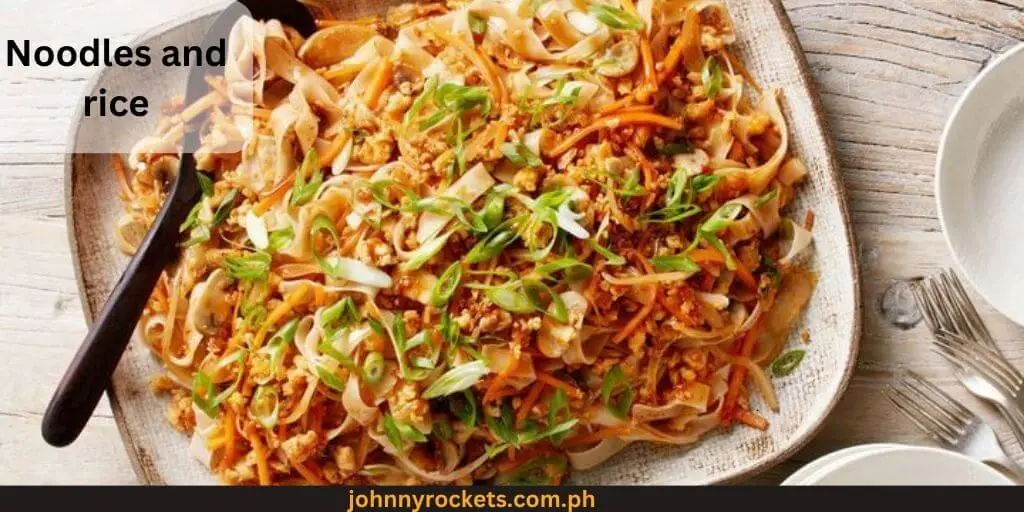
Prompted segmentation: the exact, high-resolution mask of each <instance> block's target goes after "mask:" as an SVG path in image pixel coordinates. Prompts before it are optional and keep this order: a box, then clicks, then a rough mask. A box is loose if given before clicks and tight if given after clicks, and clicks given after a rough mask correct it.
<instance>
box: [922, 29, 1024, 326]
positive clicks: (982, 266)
mask: <svg viewBox="0 0 1024 512" xmlns="http://www.w3.org/2000/svg"><path fill="white" fill-rule="evenodd" d="M1021 76H1024V44H1021V45H1018V46H1016V47H1014V48H1013V49H1012V50H1010V51H1008V52H1006V53H1005V54H1003V55H1002V56H1000V57H999V58H997V59H996V60H995V61H993V62H992V64H990V65H989V66H988V67H987V68H986V69H985V70H984V71H983V72H982V73H981V74H980V75H979V76H978V78H976V79H975V80H974V82H973V83H972V84H971V85H970V86H969V87H968V89H967V92H966V93H964V95H963V97H961V98H960V101H959V102H958V103H957V105H956V107H955V108H954V110H953V115H952V117H950V119H949V123H948V124H947V125H946V129H945V132H944V133H943V135H942V142H941V144H940V145H939V155H938V160H937V162H936V171H935V173H936V176H935V197H936V199H937V201H938V211H939V220H940V222H941V223H942V230H943V232H944V233H945V235H946V241H947V242H948V243H949V248H950V251H952V253H953V257H954V259H955V260H956V262H957V264H958V265H959V267H960V269H961V270H962V271H963V274H965V275H966V276H967V279H968V280H969V281H970V282H971V284H973V285H974V287H975V288H976V289H977V290H978V291H979V292H980V293H981V295H982V296H983V297H984V298H985V300H986V301H988V303H989V304H991V305H992V306H993V307H994V308H996V309H997V310H999V312H1001V313H1002V314H1004V315H1006V316H1007V317H1009V318H1010V319H1011V320H1013V321H1014V322H1016V323H1018V324H1021V325H1024V300H1020V299H1021V297H1022V296H1024V292H1022V291H1021V290H1024V268H1022V267H1021V266H1020V265H1019V264H1018V261H1019V258H1020V254H1021V253H1022V252H1024V237H1022V236H1020V219H1021V218H1022V217H1024V144H1022V143H1021V142H1022V141H1024V88H1021V87H1020V77H1021Z"/></svg>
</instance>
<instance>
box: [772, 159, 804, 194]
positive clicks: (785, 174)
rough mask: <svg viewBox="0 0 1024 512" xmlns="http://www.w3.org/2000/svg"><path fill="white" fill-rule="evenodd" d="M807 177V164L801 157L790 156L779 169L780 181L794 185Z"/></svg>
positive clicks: (790, 185)
mask: <svg viewBox="0 0 1024 512" xmlns="http://www.w3.org/2000/svg"><path fill="white" fill-rule="evenodd" d="M805 177H807V166H806V165H804V162H803V160H800V159H799V158H790V159H789V160H786V163H784V164H782V168H780V169H779V176H778V179H779V183H782V184H783V185H786V186H789V187H792V186H793V185H796V184H797V183H800V182H801V181H803V180H804V178H805Z"/></svg>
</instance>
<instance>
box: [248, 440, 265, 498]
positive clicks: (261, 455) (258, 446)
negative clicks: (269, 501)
mask: <svg viewBox="0 0 1024 512" xmlns="http://www.w3.org/2000/svg"><path fill="white" fill-rule="evenodd" d="M248 437H249V444H251V445H252V452H253V454H255V455H256V474H257V475H259V481H260V485H263V486H267V485H270V484H271V481H270V464H269V463H268V462H267V450H266V448H264V447H263V441H261V440H260V436H259V434H258V433H256V432H250V433H249V436H248Z"/></svg>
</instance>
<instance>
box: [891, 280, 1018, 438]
mask: <svg viewBox="0 0 1024 512" xmlns="http://www.w3.org/2000/svg"><path fill="white" fill-rule="evenodd" d="M911 290H912V292H913V294H914V298H915V299H916V300H917V303H918V305H919V306H920V307H921V310H922V313H923V316H924V319H925V322H926V323H927V324H928V326H929V327H930V328H931V330H932V333H933V334H934V336H935V338H936V345H935V347H934V349H935V351H936V352H938V353H939V355H942V356H943V357H944V358H945V359H947V360H948V361H950V362H951V363H953V367H954V372H955V374H956V377H957V379H958V380H959V381H960V383H961V384H963V385H964V387H965V388H967V390H968V391H970V392H971V394H973V395H975V396H977V397H978V398H981V399H983V400H985V401H987V402H989V403H991V404H993V405H994V406H995V407H996V409H998V410H999V412H1000V414H1002V416H1003V417H1004V418H1006V420H1007V422H1008V423H1009V424H1010V427H1011V428H1012V429H1013V433H1014V436H1015V437H1016V438H1017V441H1018V442H1020V443H1021V445H1022V446H1024V406H1022V405H1024V403H1022V399H1021V398H1019V397H1021V396H1022V394H1021V393H1020V387H1021V384H1024V378H1020V373H1019V372H1017V371H1016V369H1014V368H1013V366H1011V365H1010V364H1009V363H1008V362H1006V358H1005V357H1004V356H1003V355H1002V353H1001V352H999V348H998V347H997V346H996V344H995V341H994V340H993V339H992V335H991V334H990V333H989V331H988V328H986V327H985V323H984V322H983V321H982V320H981V315H979V314H978V310H977V309H976V308H975V307H974V304H973V303H972V302H971V300H970V297H969V296H968V295H967V291H966V290H965V289H964V286H963V284H962V283H961V282H960V279H959V278H958V277H957V275H956V274H955V273H953V272H952V271H951V270H949V269H946V270H943V271H941V272H939V273H938V274H936V275H934V276H931V277H926V278H923V279H921V280H920V281H918V282H916V283H914V285H913V286H912V287H911ZM970 347H979V348H982V349H984V351H985V352H984V354H986V355H987V356H989V357H988V358H987V360H995V361H998V362H999V364H998V365H996V366H997V367H998V368H999V371H994V372H988V373H989V374H994V375H999V376H1000V377H1002V378H1001V379H1000V380H999V381H993V380H992V379H991V378H990V377H986V376H985V372H983V371H982V369H980V368H977V367H978V364H977V363H976V362H975V359H976V358H975V357H973V356H967V354H966V352H964V351H965V350H967V349H968V348H970ZM960 348H962V350H959V349H960ZM964 356H966V357H964ZM969 363H973V364H969ZM993 364H994V363H993ZM989 366H991V365H989ZM986 367H987V366H986ZM1000 372H1001V373H1000ZM1014 374H1015V375H1014ZM1014 383H1016V384H1014Z"/></svg>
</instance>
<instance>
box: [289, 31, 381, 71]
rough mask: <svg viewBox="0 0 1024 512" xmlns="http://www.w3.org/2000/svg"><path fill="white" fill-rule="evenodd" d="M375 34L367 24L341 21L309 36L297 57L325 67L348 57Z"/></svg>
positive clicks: (312, 64)
mask: <svg viewBox="0 0 1024 512" xmlns="http://www.w3.org/2000/svg"><path fill="white" fill-rule="evenodd" d="M376 35H377V31H376V30H374V29H373V27H371V26H369V25H366V24H362V23H351V22H341V23H338V24H335V25H331V26H329V27H326V28H323V29H321V30H318V31H316V32H315V33H313V35H311V36H309V39H306V41H305V42H304V43H303V44H302V46H301V47H300V48H299V58H300V59H302V60H303V61H305V62H306V63H307V64H309V65H310V66H312V67H313V68H322V67H327V66H330V65H332V64H336V63H338V62H341V61H343V60H345V59H347V58H349V57H350V56H352V54H354V53H355V52H356V50H358V49H359V47H360V46H362V45H363V44H364V43H366V41H368V40H370V38H372V37H374V36H376Z"/></svg>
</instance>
